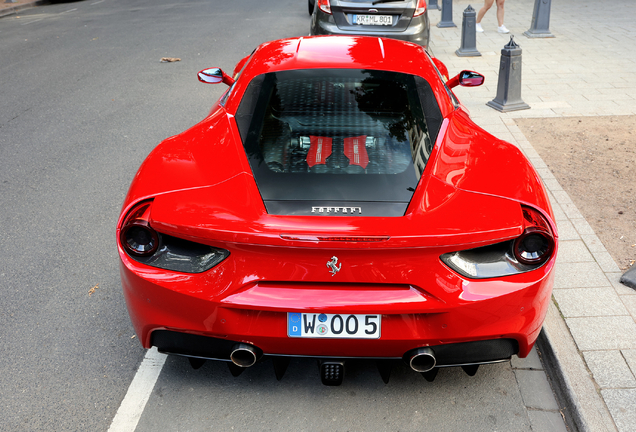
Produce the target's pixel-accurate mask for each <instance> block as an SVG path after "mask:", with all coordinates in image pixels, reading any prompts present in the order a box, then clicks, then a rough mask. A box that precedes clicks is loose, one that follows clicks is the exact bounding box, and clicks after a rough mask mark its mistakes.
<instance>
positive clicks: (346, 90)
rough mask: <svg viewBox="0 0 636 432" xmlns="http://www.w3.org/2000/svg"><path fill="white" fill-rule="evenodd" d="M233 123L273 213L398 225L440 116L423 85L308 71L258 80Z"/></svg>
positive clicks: (417, 80) (360, 73)
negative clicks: (379, 219)
mask: <svg viewBox="0 0 636 432" xmlns="http://www.w3.org/2000/svg"><path fill="white" fill-rule="evenodd" d="M236 121H237V125H238V128H239V132H240V135H241V139H242V141H243V145H244V148H245V152H246V154H247V157H248V159H249V162H250V166H251V169H252V172H253V174H254V178H255V179H256V184H257V186H258V189H259V192H260V194H261V197H262V199H263V202H264V203H265V207H266V209H267V212H268V213H270V214H278V215H333V216H350V215H356V216H358V215H361V216H402V215H404V212H405V211H406V208H407V206H408V204H409V202H410V200H411V197H412V195H413V192H414V191H415V188H416V187H417V184H418V181H419V178H420V176H421V174H422V172H423V170H424V168H425V166H426V162H427V160H428V157H429V155H430V153H431V150H432V146H433V143H434V142H435V138H436V136H437V132H438V131H439V127H440V124H441V113H440V110H439V107H438V106H437V103H436V102H435V98H434V96H433V93H432V91H431V88H430V86H429V84H428V83H427V82H426V81H425V80H424V79H423V78H421V77H418V76H414V75H409V74H403V73H398V72H389V71H378V70H363V69H362V70H359V69H309V70H293V71H282V72H272V73H267V74H263V75H260V76H258V77H256V78H255V79H253V80H252V82H251V83H250V85H249V87H248V88H247V90H246V92H245V95H244V96H243V99H242V101H241V104H240V106H239V109H238V110H237V113H236Z"/></svg>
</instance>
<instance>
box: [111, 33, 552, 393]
mask: <svg viewBox="0 0 636 432" xmlns="http://www.w3.org/2000/svg"><path fill="white" fill-rule="evenodd" d="M199 79H200V80H201V81H203V82H206V83H225V84H227V85H228V86H229V88H228V90H227V91H226V92H225V94H224V95H223V96H222V97H221V98H220V100H219V101H218V102H216V104H214V106H213V107H212V110H211V112H210V114H209V115H208V116H207V117H206V118H205V119H204V120H203V121H201V122H200V123H198V124H197V125H195V126H193V127H192V128H191V129H189V130H187V131H185V132H183V133H181V134H179V135H177V136H174V137H172V138H169V139H167V140H165V141H164V142H163V143H161V144H160V145H159V146H157V147H156V148H155V149H154V150H153V151H152V152H151V154H150V155H149V156H148V158H147V159H146V160H145V162H144V163H143V164H142V166H141V168H140V169H139V171H138V172H137V175H136V176H135V178H134V180H133V182H132V185H131V187H130V190H129V192H128V195H127V197H126V200H125V202H124V205H123V209H122V212H121V217H120V220H119V223H118V225H117V240H118V242H117V243H118V246H119V256H120V258H121V279H122V286H123V291H124V295H125V298H126V302H127V305H128V310H129V313H130V317H131V320H132V323H133V325H134V327H135V330H136V332H137V335H138V336H139V340H140V341H141V343H142V345H143V346H144V347H145V348H149V347H152V346H156V347H157V348H158V349H159V351H161V352H165V353H169V354H176V355H181V356H186V357H189V358H190V361H191V363H192V365H193V366H194V367H198V366H200V365H201V364H202V363H203V362H204V361H205V360H207V359H214V360H221V361H226V362H228V365H229V366H230V370H231V371H232V373H233V374H234V375H237V374H239V373H240V372H242V371H243V370H244V369H245V368H247V367H249V366H251V365H253V364H254V363H255V362H257V361H260V360H262V359H268V358H269V359H272V360H273V364H274V370H275V372H276V376H277V377H278V378H279V379H280V378H281V377H282V375H283V374H284V372H285V369H286V367H287V364H288V362H289V359H290V357H313V358H317V359H318V363H319V365H320V374H321V379H322V381H323V383H324V384H327V385H337V384H340V383H341V382H342V379H343V377H344V367H345V363H346V361H347V360H348V359H359V358H364V359H373V360H377V361H378V365H379V369H380V372H381V376H382V378H383V379H384V380H385V382H386V381H388V379H389V375H390V370H391V369H390V368H391V364H392V360H404V361H406V362H407V364H408V365H409V366H410V367H411V368H412V369H413V370H415V371H418V372H421V373H422V374H423V375H424V377H425V378H426V379H428V380H432V379H434V377H435V374H436V373H437V371H438V368H441V367H449V366H461V367H463V368H464V370H465V371H466V372H467V373H468V374H469V375H473V374H474V373H475V372H476V371H477V368H478V366H479V365H480V364H484V363H494V362H499V361H504V360H507V359H510V357H511V356H512V355H515V354H516V355H518V356H520V357H525V356H526V355H528V353H529V351H530V349H531V348H532V346H533V344H534V342H535V340H536V339H537V336H538V334H539V331H540V330H541V325H542V322H543V319H544V316H545V314H546V310H547V307H548V303H549V301H550V295H551V291H552V281H553V268H554V263H555V259H556V252H557V232H556V226H555V222H554V217H553V214H552V210H551V208H550V203H549V201H548V197H547V194H546V191H545V189H544V187H543V185H542V183H541V180H540V179H539V176H538V175H537V173H536V171H535V170H534V169H533V167H532V165H531V164H530V163H529V162H528V160H527V159H526V158H525V157H524V156H523V154H522V153H521V152H520V151H519V150H518V149H517V148H516V147H515V146H513V145H511V144H509V143H507V142H504V141H501V140H500V139H497V138H496V137H494V136H492V135H490V134H489V133H487V132H486V131H484V130H483V129H481V128H480V127H478V126H477V125H476V124H474V123H473V122H472V121H471V120H470V118H469V115H468V113H467V112H466V110H465V108H463V107H462V105H461V104H460V103H459V102H458V100H457V98H456V96H455V95H454V94H453V92H452V90H451V89H452V88H453V87H455V86H457V85H464V86H476V85H480V84H481V83H482V82H483V79H484V78H483V76H481V75H479V74H478V73H475V72H471V71H463V72H461V73H459V74H458V75H457V76H455V77H453V78H450V79H449V77H448V72H447V69H446V67H445V66H444V65H443V64H442V63H441V62H440V61H439V60H437V59H434V58H431V57H430V56H429V54H427V52H426V51H425V50H424V49H423V48H422V47H420V46H418V45H415V44H411V43H408V42H402V41H398V40H393V39H383V38H372V37H344V36H324V37H304V38H294V39H285V40H277V41H273V42H268V43H265V44H263V45H261V46H259V47H258V48H257V49H256V50H254V52H253V53H252V54H251V55H250V56H248V57H246V58H244V59H243V60H241V61H240V62H239V64H238V65H237V66H236V68H235V69H234V72H233V74H232V75H231V76H230V75H229V74H227V73H225V72H223V71H222V70H221V69H219V68H213V69H205V70H203V71H201V72H200V73H199Z"/></svg>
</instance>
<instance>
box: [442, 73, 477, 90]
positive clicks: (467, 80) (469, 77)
mask: <svg viewBox="0 0 636 432" xmlns="http://www.w3.org/2000/svg"><path fill="white" fill-rule="evenodd" d="M485 79H486V78H485V77H484V76H483V75H482V74H480V73H477V72H473V71H468V70H464V71H461V72H460V73H459V74H457V75H456V76H454V77H453V78H451V79H449V80H448V82H447V83H446V85H447V86H448V88H453V87H457V86H458V85H460V86H463V87H478V86H480V85H482V84H483V83H484V80H485Z"/></svg>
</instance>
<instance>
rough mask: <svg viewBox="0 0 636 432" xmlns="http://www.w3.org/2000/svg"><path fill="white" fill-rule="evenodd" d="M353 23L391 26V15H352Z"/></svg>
mask: <svg viewBox="0 0 636 432" xmlns="http://www.w3.org/2000/svg"><path fill="white" fill-rule="evenodd" d="M353 23H354V24H358V25H391V24H393V17H392V16H391V15H354V16H353Z"/></svg>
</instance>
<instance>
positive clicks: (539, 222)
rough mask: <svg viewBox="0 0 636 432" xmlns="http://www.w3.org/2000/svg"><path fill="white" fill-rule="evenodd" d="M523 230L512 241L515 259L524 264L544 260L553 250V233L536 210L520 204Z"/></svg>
mask: <svg viewBox="0 0 636 432" xmlns="http://www.w3.org/2000/svg"><path fill="white" fill-rule="evenodd" d="M521 211H522V213H523V222H524V231H523V234H521V236H519V237H518V238H517V239H516V240H515V241H514V243H513V254H514V256H515V258H516V259H517V261H519V262H520V263H521V264H526V265H537V264H543V263H544V262H546V261H547V260H548V259H549V258H550V257H551V256H552V252H553V251H554V235H553V234H552V230H551V229H550V225H549V224H548V221H547V220H546V219H545V218H544V217H543V215H542V214H541V213H539V212H538V211H537V210H535V209H533V208H531V207H526V206H521Z"/></svg>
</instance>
